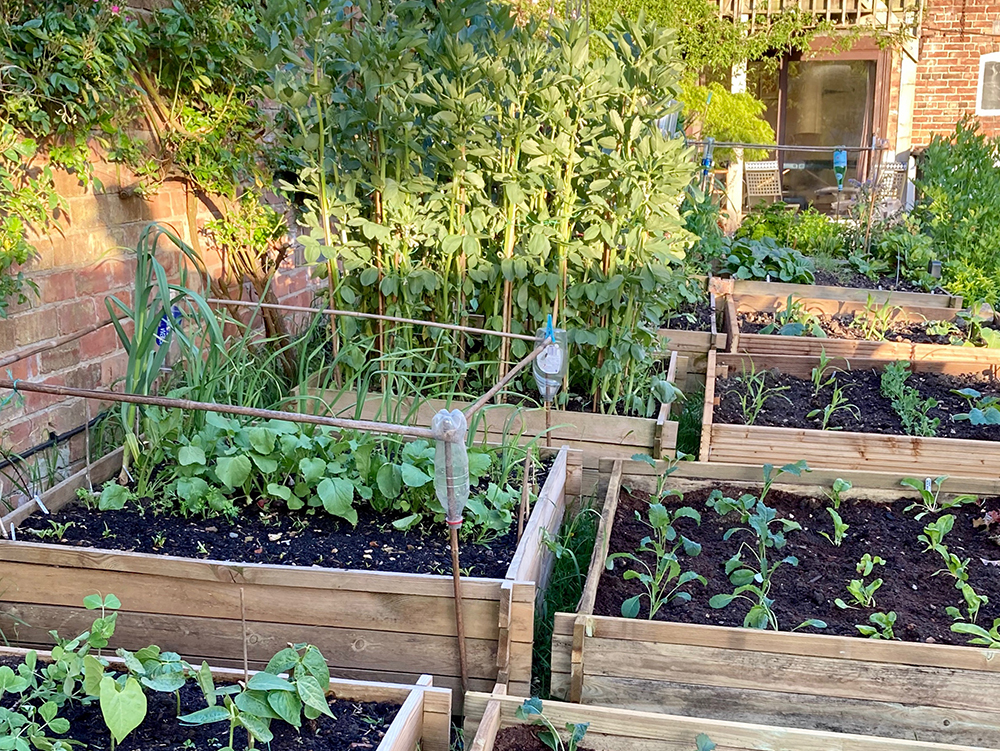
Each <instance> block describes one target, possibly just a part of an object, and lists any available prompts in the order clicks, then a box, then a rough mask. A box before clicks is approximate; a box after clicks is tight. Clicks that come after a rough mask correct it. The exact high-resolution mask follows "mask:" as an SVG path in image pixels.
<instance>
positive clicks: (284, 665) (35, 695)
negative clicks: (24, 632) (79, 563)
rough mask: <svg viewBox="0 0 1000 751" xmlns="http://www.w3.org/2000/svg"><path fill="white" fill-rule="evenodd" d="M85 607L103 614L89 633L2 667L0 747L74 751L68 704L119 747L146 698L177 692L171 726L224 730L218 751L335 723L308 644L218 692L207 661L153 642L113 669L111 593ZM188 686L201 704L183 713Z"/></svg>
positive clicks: (324, 674) (324, 679) (114, 608)
mask: <svg viewBox="0 0 1000 751" xmlns="http://www.w3.org/2000/svg"><path fill="white" fill-rule="evenodd" d="M83 605H84V607H85V608H86V609H87V610H91V611H99V612H100V615H99V616H98V617H97V618H95V620H94V622H93V624H92V625H91V626H90V628H89V629H87V630H86V631H84V632H83V633H81V634H79V635H78V636H76V637H74V638H71V639H67V638H64V637H60V636H59V634H58V633H57V632H53V633H52V635H53V637H54V639H55V646H54V647H53V648H52V652H51V660H46V661H43V660H40V659H39V657H38V654H37V652H36V651H35V650H30V651H28V652H27V653H26V654H25V656H24V658H23V661H21V662H20V663H19V664H17V665H16V666H15V667H13V668H12V667H10V666H8V665H0V748H4V749H11V750H12V751H30V749H38V750H39V751H70V749H72V748H74V747H77V746H80V745H81V742H80V740H79V739H78V738H77V737H76V736H74V728H73V726H72V723H71V721H70V720H69V719H67V718H66V716H65V715H66V714H67V712H68V710H71V709H73V708H74V707H79V708H86V707H91V706H94V707H97V708H99V709H100V714H101V717H102V718H103V720H104V723H105V725H106V729H107V733H108V738H109V742H110V748H111V749H112V750H113V749H114V748H115V747H116V745H117V744H120V743H122V742H123V741H124V740H125V739H126V738H128V737H129V735H130V734H132V733H133V731H135V730H136V728H138V727H139V726H140V725H142V723H143V722H144V721H145V720H146V717H147V707H148V702H147V696H151V695H153V694H157V693H162V694H173V695H174V697H175V705H176V718H175V719H176V722H177V723H179V724H181V725H188V726H198V725H214V724H217V723H218V724H221V725H222V726H223V727H224V728H225V730H224V731H223V733H225V734H226V736H227V737H228V740H227V742H225V743H224V744H223V743H220V744H219V748H220V749H221V751H235V750H236V749H237V748H239V747H240V745H239V744H237V743H236V738H237V736H236V730H237V729H238V728H241V729H243V730H244V731H246V739H247V743H246V746H244V747H245V748H251V749H252V748H256V747H257V746H258V744H260V745H267V744H269V743H270V742H271V741H272V740H273V738H274V733H273V732H272V729H271V726H272V724H275V723H285V724H287V725H289V726H291V727H293V728H295V729H296V730H299V731H300V732H306V733H308V732H310V728H312V729H313V732H315V721H316V720H317V719H318V718H320V717H321V716H323V715H326V716H328V717H332V716H333V715H332V713H331V711H330V705H329V700H328V698H327V696H326V693H327V687H328V686H329V684H330V669H329V667H327V664H326V660H325V659H324V657H323V655H322V654H321V653H320V651H319V650H318V649H317V648H316V647H315V646H313V645H311V644H294V645H289V646H288V647H286V648H284V649H282V650H280V651H279V652H278V653H276V654H275V655H274V656H273V657H272V658H271V659H270V660H269V661H268V663H267V667H266V668H265V669H264V670H263V671H262V672H259V673H255V674H254V675H253V676H251V677H250V678H249V680H246V681H240V682H239V683H233V684H225V685H217V684H216V683H215V680H214V679H213V676H212V671H211V669H210V668H209V666H208V664H207V663H205V662H202V663H201V665H200V666H199V665H193V664H191V663H189V662H187V661H186V660H184V659H182V658H181V656H180V655H178V654H177V653H175V652H169V651H164V650H161V649H160V648H159V647H158V646H156V645H150V646H148V647H146V648H144V649H140V650H138V651H137V652H130V651H128V650H125V649H117V650H116V651H115V655H116V656H117V658H118V659H117V661H116V664H115V666H112V664H111V662H110V661H109V660H108V658H107V657H106V656H105V655H104V650H106V649H107V648H108V644H109V643H110V642H111V640H112V639H113V637H114V633H115V629H116V626H117V622H118V617H119V612H118V611H119V608H121V606H122V604H121V601H120V600H119V599H118V598H117V597H116V596H115V595H113V594H108V595H104V596H102V595H100V594H94V595H88V596H87V597H85V598H84V600H83ZM191 684H194V685H196V686H197V687H198V689H200V691H201V694H202V703H203V704H204V707H202V708H200V709H197V710H195V711H192V712H187V713H186V714H183V713H182V703H181V692H182V690H184V689H185V687H187V686H188V685H191Z"/></svg>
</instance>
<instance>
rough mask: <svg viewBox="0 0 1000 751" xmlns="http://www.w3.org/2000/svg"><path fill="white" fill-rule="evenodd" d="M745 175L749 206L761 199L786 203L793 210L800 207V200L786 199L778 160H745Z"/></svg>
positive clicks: (768, 201)
mask: <svg viewBox="0 0 1000 751" xmlns="http://www.w3.org/2000/svg"><path fill="white" fill-rule="evenodd" d="M743 176H744V179H745V180H746V186H747V194H746V195H747V206H753V205H754V202H755V201H760V202H767V203H785V204H788V208H789V209H791V210H793V211H794V210H796V209H798V208H799V206H798V201H794V200H786V199H785V195H784V192H783V191H782V188H781V168H780V167H779V166H778V162H777V161H768V162H745V163H744V164H743Z"/></svg>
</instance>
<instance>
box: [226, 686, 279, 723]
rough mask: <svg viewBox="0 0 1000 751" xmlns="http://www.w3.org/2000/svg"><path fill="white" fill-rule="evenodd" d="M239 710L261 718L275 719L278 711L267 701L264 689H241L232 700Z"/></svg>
mask: <svg viewBox="0 0 1000 751" xmlns="http://www.w3.org/2000/svg"><path fill="white" fill-rule="evenodd" d="M233 701H234V703H235V704H236V707H237V708H238V709H239V710H240V711H241V712H245V713H248V714H252V715H253V716H254V717H260V718H262V719H272V720H273V719H277V717H278V713H277V712H275V711H274V710H273V709H271V705H270V704H268V703H267V692H266V691H252V690H247V691H241V692H240V693H239V694H237V695H236V698H235V699H234V700H233Z"/></svg>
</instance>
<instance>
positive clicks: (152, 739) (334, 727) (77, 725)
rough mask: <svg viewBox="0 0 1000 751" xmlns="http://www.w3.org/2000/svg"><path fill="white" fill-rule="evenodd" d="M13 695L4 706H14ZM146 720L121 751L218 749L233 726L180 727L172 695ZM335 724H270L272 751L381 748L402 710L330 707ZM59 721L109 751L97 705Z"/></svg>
mask: <svg viewBox="0 0 1000 751" xmlns="http://www.w3.org/2000/svg"><path fill="white" fill-rule="evenodd" d="M3 662H6V664H7V665H8V666H10V667H12V668H15V669H16V665H17V664H19V662H20V661H19V660H18V661H15V660H9V659H5V658H0V663H3ZM11 696H12V695H10V694H8V695H7V697H6V698H5V700H4V706H8V707H9V706H10V705H9V704H6V703H5V702H7V701H10V700H11ZM146 701H147V714H146V720H145V721H144V722H143V723H142V725H140V726H139V727H138V728H136V729H135V730H133V731H132V733H131V734H130V735H129V736H128V737H127V738H126V739H125V740H124V741H123V742H122V743H120V744H118V747H117V748H118V751H175V750H176V751H187V750H188V749H205V750H208V749H218V748H222V747H223V746H225V745H226V744H227V743H228V742H229V725H228V723H225V722H219V723H213V724H211V725H201V726H196V727H186V726H184V725H181V724H180V723H179V722H178V721H177V704H176V699H175V698H174V695H173V694H163V693H155V692H153V691H147V692H146ZM204 708H205V697H204V695H203V694H202V692H201V690H200V689H199V688H198V687H197V686H195V685H193V682H189V684H188V685H187V686H185V687H184V688H182V689H181V713H182V714H190V713H191V712H195V711H197V710H199V709H204ZM330 711H331V712H332V713H333V718H332V719H331V718H329V717H320V718H319V719H318V720H315V721H309V720H305V721H304V725H303V726H302V728H301V730H296V729H295V728H293V727H292V726H291V725H288V724H286V723H284V722H282V721H280V720H272V722H271V732H272V733H274V740H273V741H271V743H270V745H269V749H270V751H367V750H368V749H372V750H374V749H376V748H378V744H379V742H380V741H381V740H382V736H384V735H385V733H386V731H387V730H388V729H389V725H391V724H392V720H393V718H394V717H395V716H396V713H397V712H399V705H398V704H389V703H384V702H354V701H346V700H340V699H332V700H331V701H330ZM59 716H60V717H64V718H66V719H67V720H69V721H70V730H69V733H68V734H67V736H65V737H66V738H70V739H72V740H75V741H79V742H81V743H82V744H83V746H82V747H83V748H85V749H88V751H104V750H105V749H110V748H111V743H110V738H109V735H108V729H107V726H106V725H105V723H104V718H103V717H102V716H101V709H100V706H99V705H98V704H97V703H94V704H91V705H89V706H86V707H84V706H81V705H79V704H72V705H68V706H65V707H63V708H62V709H61V710H60V712H59ZM234 741H235V743H234V748H237V749H242V748H246V747H247V733H246V731H245V730H243V729H242V728H237V730H236V733H235V735H234Z"/></svg>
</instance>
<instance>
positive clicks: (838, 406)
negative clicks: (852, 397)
mask: <svg viewBox="0 0 1000 751" xmlns="http://www.w3.org/2000/svg"><path fill="white" fill-rule="evenodd" d="M838 412H846V413H847V414H849V415H850V416H851V417H853V418H854V419H855V420H858V421H860V420H861V410H859V409H858V408H857V406H856V405H854V404H852V403H850V402H849V401H847V397H846V396H844V390H843V389H842V388H841V387H840V384H839V383H837V382H836V380H835V379H834V382H833V391H832V392H831V393H830V403H829V404H827V405H826V406H825V407H823V408H822V409H819V408H817V409H813V410H810V411H809V412H808V413H807V414H806V417H808V418H809V419H812V418H814V417H820V418H821V419H820V430H841V429H842V428H841V427H840V426H831V425H830V420H831V419H833V416H834V415H836V414H837V413H838Z"/></svg>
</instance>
